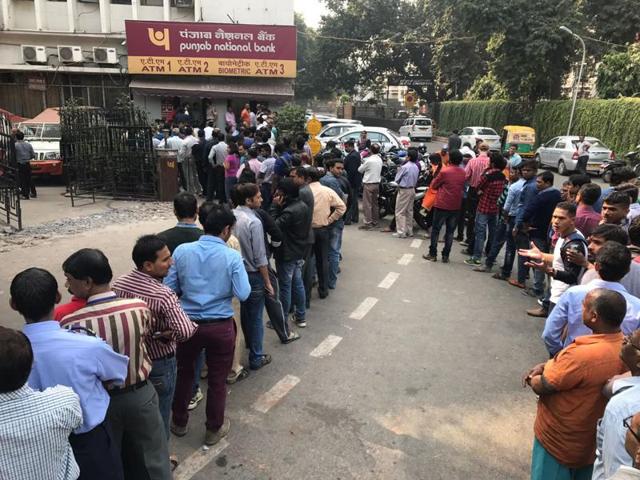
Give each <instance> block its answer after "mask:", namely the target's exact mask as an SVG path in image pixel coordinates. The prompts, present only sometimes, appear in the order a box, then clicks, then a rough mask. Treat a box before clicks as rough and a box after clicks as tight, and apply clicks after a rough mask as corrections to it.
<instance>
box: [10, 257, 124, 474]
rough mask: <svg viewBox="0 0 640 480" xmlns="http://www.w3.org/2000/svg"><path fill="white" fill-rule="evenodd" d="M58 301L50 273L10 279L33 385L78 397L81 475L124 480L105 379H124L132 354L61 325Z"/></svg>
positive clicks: (75, 437)
mask: <svg viewBox="0 0 640 480" xmlns="http://www.w3.org/2000/svg"><path fill="white" fill-rule="evenodd" d="M59 301H60V293H59V292H58V282H56V279H55V278H54V276H53V275H51V273H49V272H48V271H46V270H42V269H40V268H29V269H28V270H24V271H23V272H21V273H19V274H18V275H16V276H15V277H14V279H13V281H12V282H11V307H12V308H13V309H14V310H16V311H18V312H19V313H20V315H22V316H23V317H24V319H25V321H26V323H27V324H26V325H25V327H24V334H25V335H26V336H27V337H28V338H29V340H30V341H31V346H32V348H33V355H34V362H33V368H32V370H31V375H30V376H29V386H30V387H31V388H33V389H36V390H44V389H46V388H49V387H55V386H56V385H65V386H67V387H71V388H73V390H74V392H75V393H76V394H77V395H78V397H79V398H80V406H81V408H82V418H83V422H82V425H80V427H78V428H76V429H75V430H74V432H73V434H72V435H71V436H70V438H69V441H70V443H71V446H72V448H73V454H74V456H75V458H76V461H77V463H78V466H79V467H80V478H81V479H87V480H93V479H105V480H106V479H122V478H124V473H123V470H122V463H121V460H120V452H119V451H117V449H116V447H115V442H114V441H112V438H111V429H110V427H109V424H108V422H107V421H106V420H105V417H106V414H107V409H108V407H109V401H110V399H109V394H108V393H107V391H106V390H105V388H104V386H103V382H105V383H115V384H122V383H123V382H124V380H125V378H126V377H127V370H128V365H129V358H128V357H126V356H124V355H119V354H117V353H115V352H114V351H113V349H112V348H111V346H109V345H108V344H107V343H106V342H105V341H104V340H102V339H100V338H97V337H96V336H95V334H93V333H92V332H84V331H79V332H77V333H74V332H70V331H66V330H63V329H62V328H60V325H59V324H58V322H56V321H55V320H51V319H52V318H53V310H54V307H55V304H56V303H58V302H59Z"/></svg>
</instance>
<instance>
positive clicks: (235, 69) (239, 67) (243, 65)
mask: <svg viewBox="0 0 640 480" xmlns="http://www.w3.org/2000/svg"><path fill="white" fill-rule="evenodd" d="M125 25H126V31H127V48H128V53H129V73H133V74H138V73H144V74H149V75H220V76H234V77H281V78H295V76H296V27H294V26H279V25H238V24H231V23H187V22H146V21H136V20H127V21H126V22H125Z"/></svg>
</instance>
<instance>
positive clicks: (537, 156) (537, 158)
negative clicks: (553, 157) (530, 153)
mask: <svg viewBox="0 0 640 480" xmlns="http://www.w3.org/2000/svg"><path fill="white" fill-rule="evenodd" d="M534 160H535V161H536V165H537V166H538V168H542V160H541V159H540V155H536V158H535V159H534Z"/></svg>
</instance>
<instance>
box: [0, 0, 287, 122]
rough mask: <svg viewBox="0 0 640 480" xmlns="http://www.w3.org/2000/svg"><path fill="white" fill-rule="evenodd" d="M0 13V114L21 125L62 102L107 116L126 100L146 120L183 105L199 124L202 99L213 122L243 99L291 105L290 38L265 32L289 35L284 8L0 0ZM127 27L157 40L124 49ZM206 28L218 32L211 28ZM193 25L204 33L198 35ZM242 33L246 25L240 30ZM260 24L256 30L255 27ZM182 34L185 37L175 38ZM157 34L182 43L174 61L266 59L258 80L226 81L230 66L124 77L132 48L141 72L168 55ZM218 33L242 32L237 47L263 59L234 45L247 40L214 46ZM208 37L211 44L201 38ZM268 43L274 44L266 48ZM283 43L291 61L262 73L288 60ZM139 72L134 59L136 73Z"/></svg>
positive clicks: (236, 3) (196, 1)
mask: <svg viewBox="0 0 640 480" xmlns="http://www.w3.org/2000/svg"><path fill="white" fill-rule="evenodd" d="M0 6H1V8H0V25H1V28H2V30H1V31H0V108H5V109H7V110H10V111H12V112H14V113H16V114H18V115H22V116H24V117H28V118H31V117H34V116H35V115H37V114H38V113H40V112H41V111H42V110H44V109H45V108H49V107H58V106H61V105H63V104H64V102H65V101H66V100H68V99H70V98H75V99H78V101H79V102H80V103H81V104H83V105H90V106H99V107H107V108H108V107H111V106H113V105H114V103H115V101H117V99H118V97H120V96H121V95H122V94H131V95H132V96H133V98H134V100H135V101H136V102H137V103H139V104H141V105H142V106H143V107H144V108H145V109H146V110H147V111H148V112H149V114H150V118H152V119H159V118H163V117H164V116H166V115H167V114H169V115H171V109H172V108H175V107H177V106H181V105H183V104H185V103H188V104H189V105H190V108H191V110H190V113H192V114H194V116H197V115H198V112H202V113H201V115H202V116H203V117H204V111H205V107H204V105H206V103H207V102H204V105H203V100H204V99H208V100H210V102H211V103H212V104H213V105H215V106H216V110H217V112H218V119H219V121H220V119H221V117H223V116H224V111H225V110H226V107H227V105H228V104H231V105H232V106H234V108H236V109H237V108H238V107H239V106H240V105H241V104H242V103H245V102H248V101H257V102H259V103H267V104H270V105H272V106H273V105H277V104H279V103H281V102H284V101H286V100H289V99H292V98H293V77H295V73H296V67H295V38H296V37H295V33H294V35H293V37H291V33H290V30H289V31H288V32H287V33H281V32H280V30H279V29H278V28H275V27H274V26H277V27H287V26H288V27H289V28H294V27H292V26H293V24H294V21H293V0H222V1H218V0H62V1H52V0H0ZM128 20H130V21H134V22H132V25H137V26H139V28H138V30H137V31H136V34H140V33H145V34H147V35H148V36H147V38H148V39H149V40H151V35H152V34H153V35H157V36H156V37H155V40H156V44H155V45H151V44H149V45H148V46H144V45H142V44H141V43H140V41H134V45H131V40H128V39H127V32H126V27H125V22H127V21H128ZM135 21H138V22H149V23H145V24H141V23H137V22H135ZM165 22H168V23H165ZM182 22H189V23H190V24H191V25H188V24H187V23H182ZM205 23H219V24H225V25H222V26H216V29H214V30H211V28H210V27H207V26H205V25H204V24H205ZM193 24H203V25H201V27H202V28H200V27H198V26H194V25H193ZM249 25H251V26H252V27H246V28H245V27H244V26H249ZM260 25H262V26H264V27H265V28H258V27H257V26H260ZM185 27H186V28H187V30H188V32H190V33H186V34H181V33H180V32H184V31H185ZM148 29H150V30H148ZM165 29H167V31H168V32H169V33H170V35H171V36H172V35H177V36H178V37H176V41H180V40H184V42H183V43H185V44H189V45H187V46H184V45H182V46H180V45H175V46H176V48H183V51H182V52H178V54H179V56H180V58H181V60H182V61H185V60H186V59H192V60H191V61H192V62H195V58H194V57H198V56H199V57H200V59H202V58H205V59H212V58H214V59H215V58H217V57H220V58H222V59H223V62H229V61H231V62H233V61H236V62H237V61H240V64H241V65H242V64H243V62H245V61H247V60H251V61H254V62H257V61H258V60H260V61H267V66H266V67H265V68H266V70H264V71H263V72H262V73H264V72H266V74H260V73H261V72H258V75H256V71H255V70H254V71H251V72H247V71H246V70H238V71H237V74H234V72H233V68H232V67H231V66H230V67H229V68H228V69H227V71H226V72H227V73H225V74H224V75H223V76H218V75H217V74H216V75H212V74H211V73H215V72H208V73H205V72H202V71H198V70H197V69H195V68H194V69H193V70H192V71H191V72H176V71H172V72H164V73H163V72H159V71H155V72H153V71H150V70H147V71H146V72H141V73H135V74H134V73H132V72H129V68H128V67H129V62H128V55H129V50H131V49H132V48H133V49H134V50H135V49H136V48H138V50H141V49H142V51H145V53H144V56H145V57H146V58H147V61H148V62H149V63H148V64H147V66H150V65H151V62H152V59H158V58H160V57H163V56H165V54H167V53H171V54H173V53H174V51H168V50H166V49H165V46H164V45H163V44H161V40H158V39H159V38H160V37H159V35H160V34H161V33H162V32H164V31H165ZM217 29H222V30H225V29H226V33H232V34H233V33H234V32H236V33H237V32H240V33H244V34H245V35H246V34H248V33H251V34H252V35H253V37H254V40H252V41H247V42H246V43H248V44H250V45H251V49H252V50H253V47H254V43H253V42H254V41H255V42H256V43H260V44H261V45H260V46H259V47H258V48H259V49H261V50H262V51H261V52H259V55H254V54H252V53H253V52H248V51H246V48H245V47H241V46H234V45H238V43H242V42H244V39H248V38H249V37H248V36H238V35H232V36H231V37H228V36H224V37H223V38H220V39H216V38H215V30H217ZM270 29H271V30H274V29H275V30H278V33H274V32H273V31H271V30H270ZM134 30H136V29H135V28H133V30H131V31H134ZM151 31H152V32H153V33H150V32H151ZM212 31H213V32H214V33H213V36H214V38H212V39H209V38H208V36H209V34H206V33H202V32H212ZM198 32H200V33H198ZM260 32H265V33H263V34H262V37H263V38H266V40H264V41H260V42H258V38H257V36H258V35H260ZM130 35H131V34H130ZM180 35H186V37H185V38H180ZM271 35H277V37H278V38H277V39H276V40H275V41H274V42H272V41H271V40H270V39H271V38H272V37H271ZM135 38H139V37H135ZM280 38H282V39H285V38H286V43H279V42H280ZM171 39H172V40H173V37H171ZM218 40H220V41H221V42H223V43H230V44H231V46H230V47H226V48H228V49H230V50H229V51H224V50H222V49H219V50H217V51H213V48H214V47H215V45H213V44H214V43H216V42H217V41H218ZM176 41H172V42H171V43H173V44H175V43H176ZM291 41H293V52H294V54H293V60H294V61H293V63H291V62H290V61H287V60H289V59H288V58H286V59H281V60H284V62H279V63H278V67H277V68H273V66H274V65H275V63H274V64H273V65H272V66H271V67H270V63H271V62H274V61H275V60H278V59H277V58H276V57H278V56H281V55H280V50H283V51H284V52H285V56H287V57H290V52H291V45H290V43H291ZM207 43H208V44H210V45H212V51H205V52H203V51H202V50H200V51H199V52H198V51H197V49H202V48H203V47H202V45H205V48H206V44H207ZM272 43H273V44H274V45H273V46H272V45H271V44H272ZM158 44H160V46H158ZM198 45H200V46H198ZM287 45H288V46H287ZM172 47H173V45H172ZM145 48H147V50H144V49H145ZM153 48H156V50H153ZM185 48H186V49H187V50H185ZM189 48H192V49H191V50H189ZM243 48H244V50H243ZM233 49H235V50H233ZM225 56H226V58H225ZM138 57H140V55H138ZM274 59H275V60H274ZM201 61H202V60H201ZM140 64H141V63H140V61H137V63H136V65H138V66H139V65H140ZM230 65H231V64H230ZM182 66H183V67H185V66H186V65H182ZM276 70H277V71H276ZM178 73H179V74H178Z"/></svg>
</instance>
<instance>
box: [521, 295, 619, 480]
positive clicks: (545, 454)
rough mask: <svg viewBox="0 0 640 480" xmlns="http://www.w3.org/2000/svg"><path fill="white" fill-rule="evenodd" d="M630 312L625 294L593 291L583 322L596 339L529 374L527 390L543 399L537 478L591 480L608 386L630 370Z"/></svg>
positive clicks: (533, 472)
mask: <svg viewBox="0 0 640 480" xmlns="http://www.w3.org/2000/svg"><path fill="white" fill-rule="evenodd" d="M626 311H627V307H626V302H625V299H624V297H623V296H622V295H621V294H620V293H618V292H614V291H612V290H606V289H604V288H597V289H595V290H592V291H591V292H589V293H588V294H587V296H586V297H585V300H584V304H583V313H582V321H583V322H584V325H585V326H586V327H588V328H589V329H590V330H591V331H592V332H593V335H585V336H582V337H579V338H577V339H576V341H575V342H574V343H572V344H571V345H569V346H568V347H567V348H565V349H564V350H562V351H561V352H560V353H558V354H557V355H556V356H555V357H554V358H552V359H551V360H549V361H548V362H546V363H541V364H539V365H536V366H535V367H533V368H532V369H531V370H529V371H528V372H527V373H525V375H524V376H523V378H522V385H523V387H526V386H527V385H528V386H530V387H531V389H532V390H533V391H534V393H535V394H536V395H538V396H539V400H538V412H537V415H536V421H535V425H534V432H535V440H534V444H533V455H532V460H531V479H532V480H556V479H557V480H561V479H568V478H573V479H585V480H586V479H590V478H591V474H592V470H593V462H594V460H595V450H596V425H597V422H598V419H599V418H600V417H601V416H602V414H603V413H604V409H605V406H606V399H605V398H604V396H603V395H602V387H603V386H604V385H605V383H606V382H607V381H608V380H609V379H610V378H611V377H613V376H614V375H617V374H619V373H622V372H623V371H624V370H626V367H625V366H624V364H623V363H622V361H621V359H620V348H621V346H622V339H623V335H622V332H620V324H621V323H622V321H623V319H624V316H625V314H626Z"/></svg>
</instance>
